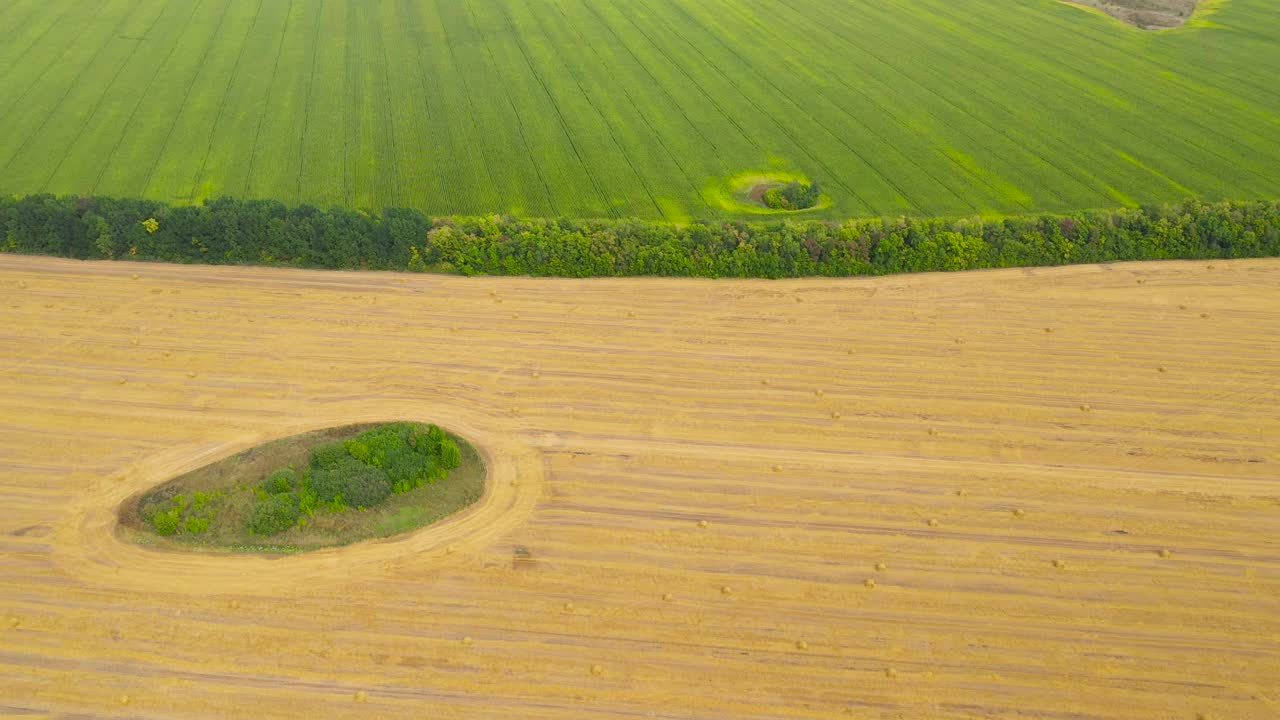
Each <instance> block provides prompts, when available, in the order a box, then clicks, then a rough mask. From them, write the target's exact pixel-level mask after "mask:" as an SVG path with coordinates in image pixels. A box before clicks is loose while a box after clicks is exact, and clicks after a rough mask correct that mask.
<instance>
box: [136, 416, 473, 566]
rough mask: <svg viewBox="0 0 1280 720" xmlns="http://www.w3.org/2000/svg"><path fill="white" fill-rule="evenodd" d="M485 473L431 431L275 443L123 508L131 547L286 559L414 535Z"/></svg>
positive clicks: (382, 430) (461, 443)
mask: <svg viewBox="0 0 1280 720" xmlns="http://www.w3.org/2000/svg"><path fill="white" fill-rule="evenodd" d="M484 474H485V472H484V465H483V462H482V461H481V459H480V456H479V454H478V453H477V452H476V450H475V448H473V447H472V446H471V445H470V444H468V443H467V442H466V441H465V440H463V439H462V438H460V437H458V436H456V435H453V434H451V433H448V432H446V431H445V430H443V429H442V428H440V427H438V426H436V425H430V424H421V423H411V422H393V423H387V424H383V425H375V426H370V425H356V426H348V427H345V428H334V429H329V430H321V431H317V432H312V433H306V434H303V435H295V436H293V437H289V438H284V439H282V440H277V441H275V442H272V443H268V444H266V445H261V446H259V447H256V448H252V449H250V450H246V451H245V452H242V453H240V454H238V455H235V456H232V457H230V458H227V459H225V460H222V461H220V462H217V463H214V464H212V465H207V466H205V467H203V468H200V469H199V470H195V471H192V472H190V473H187V474H185V475H182V476H180V477H177V478H174V479H173V480H170V481H169V482H167V483H164V484H163V485H160V486H159V487H156V488H154V489H152V490H150V491H147V492H145V493H143V494H141V495H139V496H136V497H135V498H133V499H131V500H130V501H128V502H126V503H125V504H124V506H123V507H122V508H121V527H122V532H124V533H125V534H126V535H127V536H128V537H129V539H132V540H133V541H135V542H138V543H141V544H148V545H161V546H165V547H184V548H186V549H223V550H240V551H262V552H291V551H299V550H308V549H314V548H318V547H325V546H331V545H344V544H347V543H351V542H355V541H358V540H364V539H368V538H375V537H386V536H388V535H394V534H397V533H401V532H405V531H408V530H412V529H415V528H418V527H422V526H423V525H427V524H430V523H432V522H435V521H436V520H438V519H440V518H442V517H445V516H447V515H451V514H453V513H455V512H457V511H458V510H461V509H462V508H464V507H467V506H468V505H471V504H472V503H474V502H475V501H476V500H478V499H479V498H480V496H481V495H482V494H483V489H484Z"/></svg>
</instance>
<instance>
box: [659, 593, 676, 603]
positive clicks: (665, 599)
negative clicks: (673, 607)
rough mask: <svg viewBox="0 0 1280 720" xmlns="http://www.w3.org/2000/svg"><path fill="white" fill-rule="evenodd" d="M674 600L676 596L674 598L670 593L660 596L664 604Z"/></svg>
mask: <svg viewBox="0 0 1280 720" xmlns="http://www.w3.org/2000/svg"><path fill="white" fill-rule="evenodd" d="M675 599H676V596H675V595H672V594H671V593H663V594H662V600H663V601H664V602H671V601H672V600H675Z"/></svg>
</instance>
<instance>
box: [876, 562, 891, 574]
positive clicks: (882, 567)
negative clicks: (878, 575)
mask: <svg viewBox="0 0 1280 720" xmlns="http://www.w3.org/2000/svg"><path fill="white" fill-rule="evenodd" d="M888 569H889V566H888V565H885V564H884V563H882V562H878V563H876V572H884V571H885V570H888Z"/></svg>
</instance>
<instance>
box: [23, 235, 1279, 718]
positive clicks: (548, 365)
mask: <svg viewBox="0 0 1280 720" xmlns="http://www.w3.org/2000/svg"><path fill="white" fill-rule="evenodd" d="M0 310H2V311H3V317H4V322H3V324H2V325H0V337H2V341H0V470H2V472H0V566H2V570H0V622H2V625H0V716H6V717H8V716H14V717H24V718H25V717H31V718H37V717H76V718H87V717H95V718H96V717H111V718H126V717H129V718H213V717H228V718H231V717H234V718H250V717H252V718H307V719H315V718H325V719H328V718H428V717H429V718H483V719H490V718H496V719H506V718H520V719H541V718H565V719H574V720H585V719H594V718H650V717H658V718H672V719H676V718H679V719H681V720H686V719H694V718H698V719H703V718H705V719H710V718H723V719H734V720H737V719H762V718H804V719H808V718H837V717H838V718H844V717H854V718H912V719H914V718H924V719H934V718H942V719H949V718H1020V719H1021V718H1053V719H1062V720H1066V719H1068V718H1069V719H1072V720H1094V719H1102V718H1107V719H1122V718H1123V719H1128V718H1132V719H1143V720H1147V719H1151V718H1157V719H1165V718H1169V719H1182V718H1185V719H1187V720H1193V719H1194V718H1197V717H1212V718H1231V719H1240V718H1259V719H1263V718H1266V719H1273V718H1276V717H1280V690H1278V689H1277V688H1278V687H1280V683H1277V681H1276V678H1277V677H1280V261H1276V260H1265V261H1238V262H1219V263H1216V264H1215V265H1211V266H1210V265H1206V264H1205V263H1148V264H1131V265H1111V266H1086V267H1073V268H1060V269H1036V270H1011V271H994V272H974V273H966V274H953V275H923V276H897V277H887V278H877V279H849V280H825V279H814V280H805V281H781V282H768V281H744V282H737V281H718V282H709V281H689V280H590V281H574V280H532V279H487V278H478V279H463V278H452V277H435V276H414V275H394V274H372V273H370V274H359V273H340V272H309V271H289V270H270V269H248V268H209V267H173V266H163V265H133V264H127V263H108V264H103V263H80V262H73V261H60V260H47V259H35V258H20V257H0ZM398 418H403V419H419V420H429V421H436V422H439V423H441V424H443V425H446V426H447V427H449V428H451V429H453V430H455V431H457V432H459V433H461V434H463V435H464V436H466V437H467V438H469V439H470V440H471V441H472V442H474V443H475V444H476V445H477V446H479V447H482V448H483V449H484V450H485V451H486V452H487V453H488V456H489V462H490V469H491V478H490V480H491V489H490V492H489V494H488V495H487V496H486V498H485V499H484V500H482V501H481V502H480V503H479V504H478V505H477V506H473V508H472V509H471V510H469V511H467V512H466V513H465V514H463V515H461V516H458V517H457V518H453V519H451V520H449V521H447V522H445V523H443V524H439V525H436V526H433V527H430V528H427V529H426V530H424V531H421V532H419V533H417V534H414V535H410V536H406V537H402V538H400V539H396V540H393V541H386V542H375V543H370V544H363V545H355V546H351V547H348V548H343V549H337V550H325V551H319V552H315V553H311V554H306V555H299V556H291V557H277V558H269V557H253V556H232V555H193V554H167V553H161V552H156V551H152V550H148V549H145V548H142V547H138V546H133V545H126V544H123V543H121V542H120V541H118V540H117V539H116V538H115V535H114V522H115V520H114V517H115V516H114V508H115V506H116V505H117V504H118V503H119V502H121V501H122V500H123V499H124V498H125V497H127V496H128V495H130V494H131V493H133V492H136V491H138V490H140V489H143V488H145V487H148V486H150V485H152V484H156V483H159V482H162V481H164V480H166V479H168V478H170V477H172V476H174V475H175V474H177V473H179V472H182V471H184V470H187V469H191V468H195V467H198V466H200V465H202V464H204V463H206V462H209V461H211V460H215V459H217V458H220V457H223V456H226V455H228V454H231V453H233V452H236V451H238V450H241V449H244V448H247V447H250V446H253V445H255V444H258V443H261V442H263V441H265V440H268V439H272V438H276V437H282V436H285V435H290V434H293V433H297V432H301V431H304V430H309V429H313V428H319V427H324V426H329V425H339V424H344V423H351V422H357V421H372V420H378V419H398Z"/></svg>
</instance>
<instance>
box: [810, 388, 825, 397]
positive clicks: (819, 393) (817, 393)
mask: <svg viewBox="0 0 1280 720" xmlns="http://www.w3.org/2000/svg"><path fill="white" fill-rule="evenodd" d="M813 394H814V395H817V396H818V397H822V396H823V395H824V394H825V393H823V392H822V388H818V389H817V390H814V391H813Z"/></svg>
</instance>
